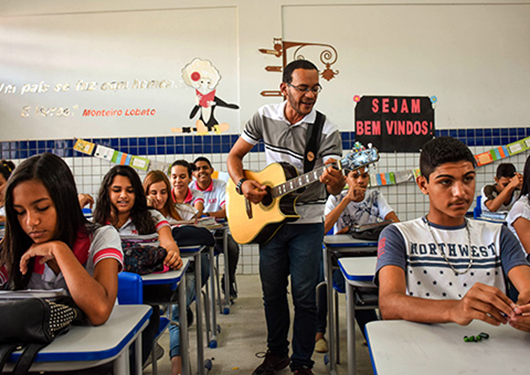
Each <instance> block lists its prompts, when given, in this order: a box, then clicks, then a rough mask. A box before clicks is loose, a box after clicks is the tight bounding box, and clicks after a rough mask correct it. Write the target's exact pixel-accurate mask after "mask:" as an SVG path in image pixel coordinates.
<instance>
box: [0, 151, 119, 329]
mask: <svg viewBox="0 0 530 375" xmlns="http://www.w3.org/2000/svg"><path fill="white" fill-rule="evenodd" d="M5 205H6V220H7V223H8V225H7V227H6V233H5V237H4V240H3V241H2V251H1V253H0V284H2V285H0V289H7V290H20V289H41V290H42V289H44V290H51V289H59V288H63V289H65V290H67V291H68V293H69V294H70V295H71V297H72V299H73V300H74V302H75V303H76V305H77V306H78V307H79V308H80V309H81V310H82V311H83V312H84V313H85V315H86V316H87V318H88V320H89V321H90V322H91V323H92V324H94V325H100V324H103V323H105V322H106V321H107V319H108V318H109V316H110V314H111V312H112V309H113V307H114V305H115V301H116V295H117V293H118V272H120V270H121V269H122V267H123V252H122V249H121V243H120V238H119V236H118V233H116V231H115V230H114V228H112V227H110V226H107V225H105V226H97V225H93V224H91V223H89V222H88V221H87V220H86V219H85V217H84V216H83V213H82V211H81V207H80V206H79V203H78V200H77V190H76V186H75V181H74V177H73V175H72V172H71V170H70V168H69V167H68V165H66V163H65V162H64V161H63V160H62V159H61V158H60V157H58V156H56V155H54V154H50V153H44V154H42V155H38V156H33V157H31V158H29V159H27V160H25V161H24V162H22V163H21V164H20V166H19V167H18V168H17V169H16V170H15V172H13V174H12V176H11V178H10V180H9V183H8V186H7V189H6V203H5Z"/></svg>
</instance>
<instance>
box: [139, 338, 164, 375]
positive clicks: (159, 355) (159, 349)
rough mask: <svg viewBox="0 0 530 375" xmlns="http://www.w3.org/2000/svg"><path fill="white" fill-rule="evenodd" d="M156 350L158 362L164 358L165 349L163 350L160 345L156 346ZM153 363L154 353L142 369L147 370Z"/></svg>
mask: <svg viewBox="0 0 530 375" xmlns="http://www.w3.org/2000/svg"><path fill="white" fill-rule="evenodd" d="M154 350H155V356H156V360H157V361H158V360H159V359H160V358H162V357H163V356H164V348H162V347H161V346H160V345H159V344H156V348H155V349H154ZM152 362H153V353H150V354H149V357H147V359H146V360H145V363H144V364H143V366H142V369H144V370H145V368H146V367H147V366H149V365H150V364H151V363H152Z"/></svg>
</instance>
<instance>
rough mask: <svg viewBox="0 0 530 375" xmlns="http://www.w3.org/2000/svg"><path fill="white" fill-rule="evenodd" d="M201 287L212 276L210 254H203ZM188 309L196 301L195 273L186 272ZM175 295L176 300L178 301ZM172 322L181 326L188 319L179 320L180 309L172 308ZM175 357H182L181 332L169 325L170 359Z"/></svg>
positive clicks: (174, 326)
mask: <svg viewBox="0 0 530 375" xmlns="http://www.w3.org/2000/svg"><path fill="white" fill-rule="evenodd" d="M201 276H202V280H201V286H204V284H206V281H208V277H209V276H210V258H209V257H208V254H206V253H203V254H201ZM185 277H186V307H187V308H188V307H189V306H190V305H191V303H192V302H193V301H194V300H195V298H196V294H195V273H194V272H186V275H185ZM176 294H177V293H175V297H174V300H175V301H176V300H177V297H176ZM171 320H172V321H174V322H179V324H187V323H188V322H187V317H184V319H182V320H183V322H182V323H181V322H180V320H179V307H178V305H173V306H171ZM175 356H180V330H179V327H178V326H177V325H173V324H170V325H169V357H170V358H173V357H175Z"/></svg>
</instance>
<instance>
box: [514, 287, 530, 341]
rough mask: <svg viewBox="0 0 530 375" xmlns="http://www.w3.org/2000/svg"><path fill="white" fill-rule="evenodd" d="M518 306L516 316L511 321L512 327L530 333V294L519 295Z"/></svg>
mask: <svg viewBox="0 0 530 375" xmlns="http://www.w3.org/2000/svg"><path fill="white" fill-rule="evenodd" d="M516 305H517V307H516V308H515V310H514V313H515V316H514V317H513V318H512V319H511V320H510V325H511V326H512V327H513V328H516V329H519V330H521V331H525V332H530V293H521V294H519V300H518V301H517V304H516Z"/></svg>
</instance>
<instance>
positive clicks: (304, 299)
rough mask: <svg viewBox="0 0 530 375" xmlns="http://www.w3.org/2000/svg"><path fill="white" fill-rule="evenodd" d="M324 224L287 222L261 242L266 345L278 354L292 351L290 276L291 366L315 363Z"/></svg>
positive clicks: (293, 369) (292, 368) (293, 368)
mask: <svg viewBox="0 0 530 375" xmlns="http://www.w3.org/2000/svg"><path fill="white" fill-rule="evenodd" d="M323 239H324V225H323V224H322V223H318V224H290V225H289V224H288V225H284V226H283V227H282V228H281V229H280V230H279V231H278V232H277V233H276V234H275V235H274V237H273V238H272V239H271V240H270V241H269V242H267V243H265V244H262V245H260V264H259V266H260V276H261V286H262V290H263V300H264V305H265V319H266V321H267V346H268V349H269V350H270V351H271V352H272V353H274V354H276V355H281V356H284V355H288V354H289V341H288V340H287V335H288V332H289V324H290V318H289V317H290V315H289V304H288V301H287V286H288V283H289V281H288V277H289V275H291V293H292V299H293V304H294V323H293V354H292V356H291V370H292V371H295V370H297V369H299V368H300V367H302V366H306V367H309V368H311V367H313V364H314V362H313V361H312V360H311V356H312V355H313V350H314V348H315V334H316V328H317V308H316V293H315V288H316V286H317V283H318V278H319V267H320V260H321V257H322V254H321V253H322V241H323Z"/></svg>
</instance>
